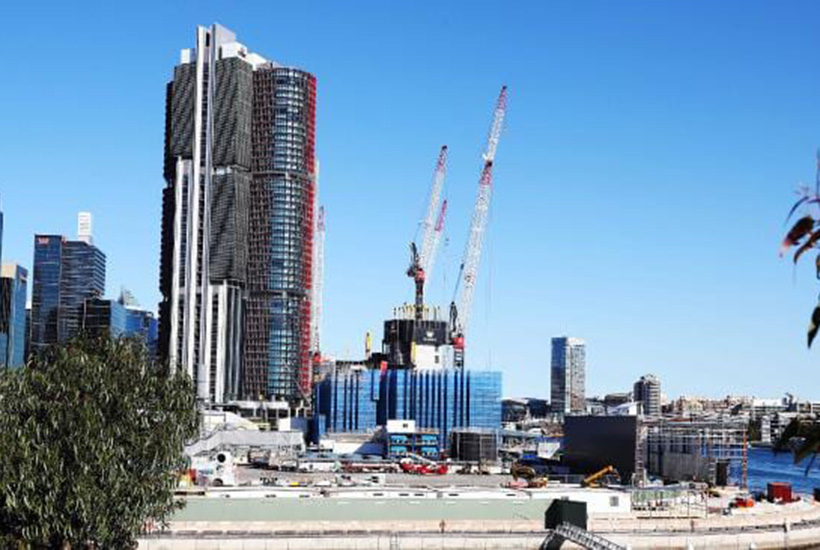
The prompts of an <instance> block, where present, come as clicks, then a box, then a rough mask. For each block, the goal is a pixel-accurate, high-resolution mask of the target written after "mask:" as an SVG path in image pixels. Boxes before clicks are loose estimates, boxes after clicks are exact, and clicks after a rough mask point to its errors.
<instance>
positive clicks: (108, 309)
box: [80, 298, 127, 338]
mask: <svg viewBox="0 0 820 550" xmlns="http://www.w3.org/2000/svg"><path fill="white" fill-rule="evenodd" d="M126 315H127V314H126V310H125V307H123V306H122V304H120V303H119V302H117V301H116V300H103V299H101V298H88V299H87V300H85V301H84V302H83V305H82V306H81V316H80V318H81V322H82V329H83V331H84V332H85V333H86V334H88V335H90V336H108V337H111V338H117V337H119V336H123V335H125V333H126Z"/></svg>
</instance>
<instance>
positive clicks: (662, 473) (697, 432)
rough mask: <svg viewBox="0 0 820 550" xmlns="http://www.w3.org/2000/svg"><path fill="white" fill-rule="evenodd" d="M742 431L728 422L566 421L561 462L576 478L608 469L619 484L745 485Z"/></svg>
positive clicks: (587, 418)
mask: <svg viewBox="0 0 820 550" xmlns="http://www.w3.org/2000/svg"><path fill="white" fill-rule="evenodd" d="M745 434H746V427H745V425H744V424H743V423H742V422H736V421H729V420H722V419H718V420H713V419H698V420H677V419H666V418H661V419H659V418H647V417H643V416H568V417H566V418H565V423H564V447H565V448H564V462H565V463H566V464H567V465H568V466H570V468H572V469H573V470H574V471H575V472H576V473H579V474H589V473H592V472H595V471H598V470H600V469H603V468H605V467H607V466H610V465H612V466H614V467H615V468H616V469H617V470H618V472H619V474H620V477H621V481H622V482H623V483H634V484H635V485H638V486H642V485H644V484H645V483H646V482H647V480H648V479H650V478H656V479H657V478H659V479H662V480H664V481H666V482H678V481H701V482H706V483H709V484H711V485H718V486H724V485H740V486H745V485H746V439H745V437H746V435H745Z"/></svg>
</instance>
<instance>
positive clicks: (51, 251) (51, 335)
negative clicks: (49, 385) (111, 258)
mask: <svg viewBox="0 0 820 550" xmlns="http://www.w3.org/2000/svg"><path fill="white" fill-rule="evenodd" d="M33 272H34V273H33V277H32V299H31V336H30V337H31V352H32V353H37V352H38V351H40V350H42V349H43V348H44V347H46V346H48V345H50V344H54V343H57V342H63V341H65V340H67V339H69V338H71V337H73V336H75V335H77V333H78V332H79V331H80V329H81V328H82V306H83V303H84V301H85V300H86V299H87V298H93V297H98V296H102V294H103V292H105V254H103V253H102V251H100V250H99V249H98V248H97V247H95V246H93V245H90V244H88V243H86V242H83V241H69V240H66V238H65V237H63V236H61V235H35V236H34V269H33Z"/></svg>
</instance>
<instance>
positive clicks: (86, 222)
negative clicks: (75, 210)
mask: <svg viewBox="0 0 820 550" xmlns="http://www.w3.org/2000/svg"><path fill="white" fill-rule="evenodd" d="M77 240H78V241H82V242H84V243H86V244H94V238H93V237H92V236H91V212H80V213H79V214H78V215H77Z"/></svg>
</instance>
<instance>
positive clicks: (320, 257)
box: [310, 206, 325, 355]
mask: <svg viewBox="0 0 820 550" xmlns="http://www.w3.org/2000/svg"><path fill="white" fill-rule="evenodd" d="M313 246H314V258H313V295H312V296H311V306H312V309H313V315H312V317H313V330H312V334H311V346H310V347H311V351H313V354H314V355H318V354H319V353H320V350H321V347H320V346H321V341H320V336H321V329H322V283H323V279H324V270H325V207H324V206H320V207H319V215H318V216H317V217H316V231H315V240H314V245H313Z"/></svg>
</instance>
